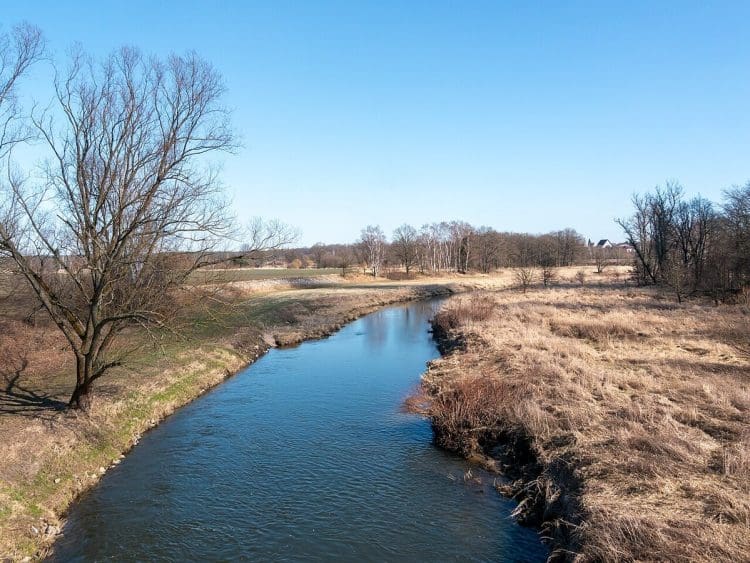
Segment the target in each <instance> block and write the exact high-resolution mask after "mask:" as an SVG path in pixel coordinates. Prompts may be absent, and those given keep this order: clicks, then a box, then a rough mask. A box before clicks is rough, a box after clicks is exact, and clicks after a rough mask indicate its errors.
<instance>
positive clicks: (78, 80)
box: [0, 48, 288, 406]
mask: <svg viewBox="0 0 750 563" xmlns="http://www.w3.org/2000/svg"><path fill="white" fill-rule="evenodd" d="M30 52H31V53H34V51H33V50H31V51H30ZM55 92H56V103H57V109H58V110H59V111H58V115H59V119H58V120H57V121H56V120H55V119H53V115H52V114H50V113H41V114H37V115H34V116H33V117H32V123H33V125H34V126H35V128H36V129H37V131H38V132H39V134H40V135H41V137H42V139H43V140H44V141H45V143H46V145H47V146H48V148H49V149H50V153H51V155H52V157H53V158H52V159H51V161H50V162H49V164H48V165H47V167H46V169H45V171H44V178H43V181H42V182H41V183H29V182H26V181H23V180H22V179H19V178H15V177H13V176H12V175H11V176H10V179H9V183H8V188H7V190H8V198H7V203H5V204H4V205H3V208H2V215H0V220H1V221H2V223H0V249H4V250H5V251H6V252H7V253H8V254H9V255H10V256H11V257H12V258H13V260H14V262H16V264H17V267H18V269H19V271H20V272H21V273H22V274H23V275H24V276H25V277H26V279H27V280H28V281H29V284H30V286H31V287H32V289H33V290H34V292H35V294H36V295H37V297H38V298H39V300H40V302H41V303H42V304H43V306H44V308H45V309H46V310H47V312H48V313H49V314H50V316H51V318H52V319H53V320H54V322H55V324H56V325H57V326H58V327H59V328H60V330H61V331H62V332H63V333H64V334H65V336H66V337H67V339H68V342H69V343H70V346H71V349H72V350H73V352H74V354H75V356H76V362H77V378H76V379H77V385H76V391H75V392H74V394H73V397H71V404H72V405H74V406H80V405H81V404H82V403H81V401H82V400H83V398H84V397H85V395H86V394H87V393H88V390H89V388H90V384H91V383H92V382H93V381H94V380H95V379H97V378H99V377H101V376H103V375H104V373H105V372H106V371H107V370H108V369H110V368H111V367H113V366H116V365H120V363H121V362H122V360H121V359H120V358H116V357H112V356H111V354H109V350H110V347H111V344H112V342H113V341H114V340H115V339H116V337H117V335H118V334H119V333H120V332H121V331H122V330H123V329H124V328H125V327H127V326H129V325H133V324H135V325H139V326H144V327H147V328H149V327H152V326H154V327H160V326H164V325H165V323H166V321H167V320H168V319H169V318H170V316H171V315H172V314H173V313H174V310H175V306H174V290H175V289H176V288H177V287H179V286H180V285H181V284H182V283H183V282H184V280H185V278H186V277H187V276H188V275H189V274H190V273H191V272H192V271H193V270H195V269H197V268H199V267H202V266H203V265H205V264H206V263H207V257H209V256H214V255H215V251H216V250H217V248H218V247H219V245H220V244H221V243H222V242H224V241H225V240H226V237H227V236H228V234H229V232H230V223H231V218H230V215H229V212H228V203H227V202H226V200H225V199H224V196H223V193H222V190H221V187H220V184H219V182H218V181H217V177H216V173H215V171H214V170H213V169H211V168H210V167H209V166H208V162H207V161H206V159H205V157H206V156H207V155H210V154H213V153H216V152H221V151H229V150H231V149H232V148H233V146H234V145H233V137H232V132H231V130H230V127H229V113H228V111H227V110H226V109H225V108H224V107H223V106H222V105H221V96H222V94H223V92H224V86H223V84H222V81H221V78H220V76H219V75H218V73H217V72H216V71H215V70H214V69H213V67H211V65H209V64H208V63H207V62H206V61H204V60H202V59H200V58H199V57H198V56H197V55H195V54H194V53H189V54H188V55H185V56H177V55H173V56H171V57H169V58H168V59H166V60H159V59H156V58H146V57H144V56H143V55H142V54H141V53H140V52H138V51H137V50H134V49H127V48H126V49H121V50H120V51H118V52H116V53H114V54H113V55H111V56H110V57H109V58H107V59H106V60H105V61H104V62H103V63H101V64H95V63H94V62H93V61H91V60H89V59H87V58H86V57H85V56H84V55H83V54H81V53H80V52H79V53H75V54H74V55H73V57H72V59H71V61H70V65H69V67H68V70H67V73H66V74H64V75H58V77H57V79H56V83H55ZM52 209H54V212H52V213H50V212H49V211H50V210H52ZM256 235H257V239H255V240H254V243H255V244H256V246H255V248H257V249H260V248H261V247H262V245H264V244H268V245H272V244H281V243H283V242H285V241H286V240H287V238H288V237H287V235H288V231H287V230H284V229H282V228H281V226H280V224H279V223H274V224H270V225H266V227H265V230H263V229H257V230H256Z"/></svg>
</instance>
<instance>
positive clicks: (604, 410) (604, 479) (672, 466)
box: [410, 280, 750, 561]
mask: <svg viewBox="0 0 750 563" xmlns="http://www.w3.org/2000/svg"><path fill="white" fill-rule="evenodd" d="M437 328H438V329H439V330H443V331H444V335H445V336H446V340H445V342H444V343H445V344H446V346H447V349H446V355H445V356H444V357H443V358H441V359H439V360H437V361H436V362H434V364H433V365H432V366H431V367H430V369H429V371H428V372H427V374H426V375H425V377H424V383H423V395H422V396H416V397H414V398H413V399H412V400H411V401H410V402H411V404H412V406H413V407H414V408H415V409H417V410H421V411H422V412H425V413H427V414H429V415H430V416H431V417H432V420H433V423H434V428H435V431H436V439H437V441H438V442H439V443H441V444H442V445H444V446H446V447H448V448H451V449H454V450H457V451H460V452H462V453H463V454H464V455H466V456H469V457H471V456H474V457H476V458H477V459H479V460H482V461H483V462H484V463H487V464H489V465H493V466H495V467H496V468H497V469H500V470H502V471H503V472H504V473H506V474H507V475H508V476H509V477H511V481H512V482H511V483H510V484H509V485H507V486H503V487H501V489H502V490H503V492H504V493H505V494H508V495H510V496H514V497H515V498H516V499H517V500H519V501H520V503H521V504H520V506H519V508H518V510H517V515H518V517H519V519H520V520H521V521H523V522H526V523H529V524H534V525H542V528H543V531H544V533H545V535H547V536H548V537H549V538H551V539H552V540H553V541H552V543H553V547H555V548H557V551H556V552H555V555H556V557H558V558H559V559H561V560H576V561H623V560H624V561H633V560H662V561H664V560H670V561H740V560H748V559H747V558H748V554H750V337H749V335H750V309H748V307H747V305H725V306H718V307H717V306H713V305H711V304H707V303H699V302H690V303H682V304H677V303H675V302H674V301H673V300H671V299H669V298H663V297H661V296H659V295H657V294H656V293H654V292H652V291H650V290H645V289H640V288H635V287H627V286H624V285H623V284H622V283H621V282H620V281H618V280H612V281H611V283H610V284H604V285H602V286H599V287H593V288H592V287H590V286H587V285H585V286H582V287H575V286H567V287H558V288H552V289H541V288H535V289H533V290H530V291H528V292H527V293H525V294H523V293H521V292H520V291H501V292H492V293H490V292H484V293H478V294H473V295H462V296H456V297H453V298H451V300H450V301H449V303H448V304H447V305H446V307H445V309H444V310H443V312H442V313H441V314H440V315H439V318H438V326H437ZM451 345H452V346H453V347H452V348H451ZM448 348H450V350H448Z"/></svg>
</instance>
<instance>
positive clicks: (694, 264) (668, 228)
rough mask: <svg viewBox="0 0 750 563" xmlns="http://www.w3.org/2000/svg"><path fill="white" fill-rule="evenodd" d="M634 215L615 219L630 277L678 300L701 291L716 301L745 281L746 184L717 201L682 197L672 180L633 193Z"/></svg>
mask: <svg viewBox="0 0 750 563" xmlns="http://www.w3.org/2000/svg"><path fill="white" fill-rule="evenodd" d="M633 207H634V213H633V215H631V216H630V217H628V218H625V219H620V220H618V221H617V222H618V224H619V225H620V226H621V227H622V229H623V231H624V232H625V234H626V236H627V239H628V242H629V243H630V244H631V245H632V247H633V248H634V250H635V264H634V276H635V278H636V281H637V282H638V283H639V284H642V285H661V286H665V287H667V288H669V289H671V291H673V292H674V294H675V295H676V297H677V299H678V300H679V301H681V300H682V299H683V298H684V297H685V296H688V295H693V294H697V293H700V294H705V295H710V296H711V297H713V298H714V299H715V300H716V301H717V302H718V301H726V300H728V299H731V298H734V296H736V295H737V294H738V293H740V292H743V291H746V290H747V288H748V285H749V284H750V182H748V183H747V184H745V185H744V186H735V187H733V188H730V189H727V190H725V191H724V192H723V198H722V200H721V202H719V203H713V202H711V201H709V200H707V199H705V198H703V197H701V196H696V197H692V198H688V197H687V196H686V195H685V192H684V190H683V188H682V186H680V185H679V184H678V183H676V182H668V183H667V184H666V185H665V186H664V187H656V188H655V189H654V190H653V191H652V192H648V193H645V194H636V195H635V196H633Z"/></svg>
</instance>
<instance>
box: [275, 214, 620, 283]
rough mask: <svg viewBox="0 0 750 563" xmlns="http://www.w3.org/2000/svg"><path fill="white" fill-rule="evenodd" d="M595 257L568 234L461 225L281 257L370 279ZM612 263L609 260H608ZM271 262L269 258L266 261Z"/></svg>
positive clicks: (373, 231) (404, 229)
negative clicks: (355, 272)
mask: <svg viewBox="0 0 750 563" xmlns="http://www.w3.org/2000/svg"><path fill="white" fill-rule="evenodd" d="M593 253H594V251H593V250H592V248H591V247H589V246H588V245H587V243H586V239H585V238H584V237H583V236H581V235H580V234H579V233H577V232H576V231H575V230H573V229H563V230H560V231H554V232H550V233H546V234H539V235H537V234H529V233H512V232H500V231H497V230H495V229H493V228H491V227H476V226H473V225H470V224H469V223H466V222H464V221H443V222H439V223H430V224H426V225H423V226H421V227H419V228H417V227H415V226H413V225H409V224H404V225H401V226H399V227H398V228H396V229H394V231H393V233H392V234H391V236H390V237H388V236H387V235H386V234H385V232H384V231H383V229H382V228H381V227H380V226H378V225H368V226H366V227H365V228H363V229H362V231H361V234H360V237H359V239H358V240H357V241H355V242H353V243H351V244H323V243H317V244H315V245H313V246H312V247H309V248H295V249H287V250H284V251H282V253H281V257H282V259H283V260H282V261H283V262H285V263H286V264H287V265H294V266H296V267H305V266H308V267H309V266H312V267H317V268H343V269H344V270H345V269H346V268H350V267H353V266H358V267H361V268H362V270H363V272H366V273H369V274H371V275H373V276H378V275H380V274H381V273H382V272H383V271H384V270H387V271H389V272H392V271H393V270H395V269H397V270H400V271H402V272H403V273H404V274H406V275H410V274H413V273H416V272H419V273H423V274H426V273H439V272H459V273H466V272H470V271H475V272H482V273H489V272H491V271H493V270H496V269H498V268H513V267H534V268H545V267H562V266H571V265H574V264H580V263H584V262H590V261H591V259H592V256H593ZM607 256H608V257H610V258H614V256H615V255H614V254H612V255H609V254H608V255H607ZM267 258H268V259H270V260H273V257H271V256H268V257H267Z"/></svg>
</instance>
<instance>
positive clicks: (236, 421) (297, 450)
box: [53, 302, 547, 561]
mask: <svg viewBox="0 0 750 563" xmlns="http://www.w3.org/2000/svg"><path fill="white" fill-rule="evenodd" d="M435 306H436V303H435V302H420V303H414V304H410V305H408V306H402V307H394V308H389V309H385V310H383V311H379V312H377V313H373V314H372V315H369V316H366V317H363V318H362V319H360V320H358V321H355V322H353V323H352V324H350V325H348V326H347V327H345V328H344V329H342V330H341V331H340V332H338V333H336V334H335V335H334V336H332V337H331V338H329V339H326V340H321V341H313V342H308V343H305V344H303V345H301V346H299V347H297V348H292V349H285V350H272V351H270V352H269V353H268V354H267V355H266V356H265V357H263V358H262V359H261V360H259V361H258V362H256V363H255V364H254V365H253V366H252V367H250V368H248V369H247V370H245V371H244V372H242V373H241V374H240V375H239V376H237V377H235V378H233V379H231V380H229V381H228V382H227V383H225V384H224V385H222V386H220V387H219V388H217V389H215V390H214V391H212V392H210V393H208V394H207V395H205V396H203V397H202V398H200V399H199V400H197V401H195V402H194V403H192V404H190V405H188V406H187V407H185V408H184V409H182V410H181V411H179V412H178V413H177V414H175V415H174V416H173V417H171V418H170V419H169V420H167V421H166V422H165V423H163V424H162V425H160V426H159V427H157V428H156V429H155V430H154V431H152V432H151V433H149V434H148V435H147V436H145V437H144V439H143V440H141V443H140V444H139V445H138V447H136V448H135V449H134V450H133V451H132V452H131V454H130V455H129V456H128V457H127V458H126V459H125V460H124V461H123V463H121V464H120V465H119V466H118V467H116V468H115V469H113V470H112V471H110V472H109V473H107V474H106V476H105V477H104V478H103V479H102V481H101V483H100V485H99V486H98V487H97V488H96V489H95V490H93V491H91V492H90V493H89V494H87V495H86V496H85V497H84V498H83V499H82V500H81V502H80V503H79V504H77V505H76V506H74V507H73V508H72V510H71V512H70V515H69V519H68V522H67V524H66V526H65V528H64V530H63V532H64V536H63V537H62V538H61V539H60V540H59V541H58V543H57V544H56V549H55V555H54V556H53V559H54V560H57V561H90V560H103V559H115V560H122V559H127V560H149V561H154V560H157V561H183V560H186V559H189V560H212V561H215V560H256V559H258V560H264V561H268V560H271V561H353V560H357V561H415V560H417V561H543V560H544V559H545V557H546V555H547V550H546V549H545V548H544V547H543V546H542V544H541V543H540V542H539V540H538V538H537V535H536V533H535V532H534V531H533V530H530V529H526V528H522V527H520V526H518V525H517V524H515V523H514V522H513V521H512V520H511V518H510V511H511V510H512V509H513V505H512V503H510V502H509V501H508V500H506V499H503V498H502V497H500V496H499V495H498V494H496V493H495V491H494V490H493V489H492V481H493V477H492V476H490V475H486V474H484V473H482V472H479V471H477V470H476V469H472V472H471V473H470V474H469V475H468V477H467V471H469V469H470V466H469V465H468V464H467V463H466V462H465V461H463V460H461V459H459V458H457V457H455V456H452V455H450V454H447V453H446V452H443V451H441V450H439V449H437V448H435V447H434V446H433V445H432V443H431V437H432V434H431V430H430V426H429V424H428V423H427V422H426V421H424V420H422V419H420V418H418V417H415V416H412V415H408V414H405V413H403V412H401V410H400V406H401V402H402V400H403V398H404V397H405V396H406V395H407V393H408V392H409V390H410V389H411V388H412V387H413V386H414V385H415V384H416V383H417V382H418V380H419V376H420V374H421V373H422V371H423V370H424V367H425V363H426V362H427V361H429V360H431V359H434V358H435V357H436V356H437V351H436V349H435V345H434V343H433V342H432V340H431V339H430V335H429V333H428V328H429V325H428V323H427V320H428V319H429V318H430V316H431V315H432V314H433V312H434V308H435Z"/></svg>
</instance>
